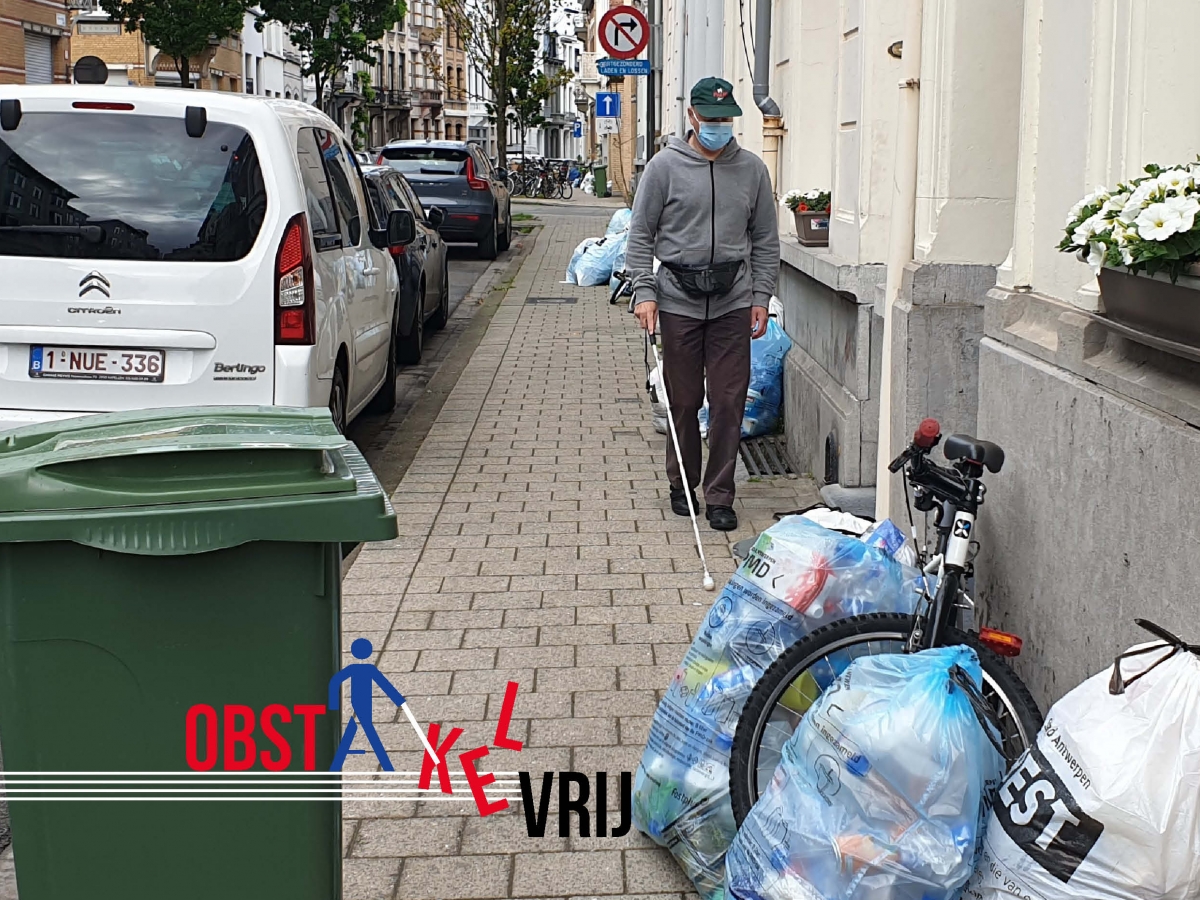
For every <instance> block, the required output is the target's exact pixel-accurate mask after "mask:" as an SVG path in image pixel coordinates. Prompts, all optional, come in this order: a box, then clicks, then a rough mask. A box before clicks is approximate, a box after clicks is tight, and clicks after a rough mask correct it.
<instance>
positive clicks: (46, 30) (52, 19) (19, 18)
mask: <svg viewBox="0 0 1200 900" xmlns="http://www.w3.org/2000/svg"><path fill="white" fill-rule="evenodd" d="M69 17H70V9H69V7H68V5H67V3H66V2H57V0H5V2H4V3H3V4H2V5H0V84H54V83H56V82H65V81H67V79H68V73H69V71H70V65H71V39H70V38H71V31H70V27H69Z"/></svg>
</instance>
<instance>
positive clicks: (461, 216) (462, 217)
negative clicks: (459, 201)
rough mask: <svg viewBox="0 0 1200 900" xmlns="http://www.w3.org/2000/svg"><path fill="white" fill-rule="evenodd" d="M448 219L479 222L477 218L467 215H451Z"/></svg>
mask: <svg viewBox="0 0 1200 900" xmlns="http://www.w3.org/2000/svg"><path fill="white" fill-rule="evenodd" d="M450 218H452V219H466V220H467V221H468V222H478V221H479V216H473V215H470V214H468V213H451V214H450Z"/></svg>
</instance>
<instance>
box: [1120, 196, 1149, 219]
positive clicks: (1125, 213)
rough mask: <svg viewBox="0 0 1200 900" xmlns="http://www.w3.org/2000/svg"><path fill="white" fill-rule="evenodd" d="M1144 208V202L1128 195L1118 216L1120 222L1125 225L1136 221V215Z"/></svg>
mask: <svg viewBox="0 0 1200 900" xmlns="http://www.w3.org/2000/svg"><path fill="white" fill-rule="evenodd" d="M1145 208H1146V204H1145V203H1144V202H1143V201H1141V200H1139V199H1138V198H1137V197H1136V196H1133V197H1130V198H1129V202H1128V203H1126V204H1125V207H1124V208H1123V209H1122V210H1121V215H1120V216H1119V217H1118V218H1119V219H1120V221H1121V222H1123V223H1125V224H1126V225H1132V224H1133V223H1134V222H1136V221H1137V217H1138V216H1140V215H1141V214H1142V210H1143V209H1145Z"/></svg>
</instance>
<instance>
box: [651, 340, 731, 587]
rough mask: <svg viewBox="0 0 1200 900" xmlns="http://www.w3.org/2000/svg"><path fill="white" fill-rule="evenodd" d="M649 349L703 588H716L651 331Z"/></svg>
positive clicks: (662, 371)
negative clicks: (698, 562)
mask: <svg viewBox="0 0 1200 900" xmlns="http://www.w3.org/2000/svg"><path fill="white" fill-rule="evenodd" d="M647 339H648V340H649V341H650V350H651V351H652V352H653V353H654V365H655V367H656V368H657V369H658V371H659V373H660V374H661V375H662V377H661V378H660V379H659V386H660V387H661V388H662V398H663V406H665V407H666V408H667V427H668V428H670V429H671V444H672V445H673V446H674V447H675V460H676V461H677V462H678V463H679V475H680V478H681V479H682V481H683V490H684V493H685V494H686V495H687V507H688V515H689V516H691V517H692V532H693V533H694V534H695V535H696V550H697V551H698V552H699V554H700V564H701V565H702V566H704V582H703V584H704V589H705V590H706V591H712V590H716V587H717V584H716V582H715V581H713V577H712V576H711V575H709V574H708V560H706V559H705V558H704V544H703V542H701V540H700V526H699V525H697V524H696V505H695V504H694V503H693V502H692V487H691V485H690V484H688V477H687V469H686V468H684V465H683V451H682V450H680V449H679V435H677V434H676V433H675V417H674V415H673V414H672V413H671V398H670V397H669V396H668V395H667V373H666V370H665V369H663V366H662V360H661V359H659V356H658V343H657V341H656V340H655V336H654V334H653V333H648V334H647Z"/></svg>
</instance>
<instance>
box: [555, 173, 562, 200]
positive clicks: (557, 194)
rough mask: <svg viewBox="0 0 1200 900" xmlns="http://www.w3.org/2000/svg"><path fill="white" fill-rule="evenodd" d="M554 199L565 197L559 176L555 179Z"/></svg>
mask: <svg viewBox="0 0 1200 900" xmlns="http://www.w3.org/2000/svg"><path fill="white" fill-rule="evenodd" d="M554 199H555V200H561V199H563V183H562V182H561V181H560V180H558V179H557V178H556V179H555V180H554Z"/></svg>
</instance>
